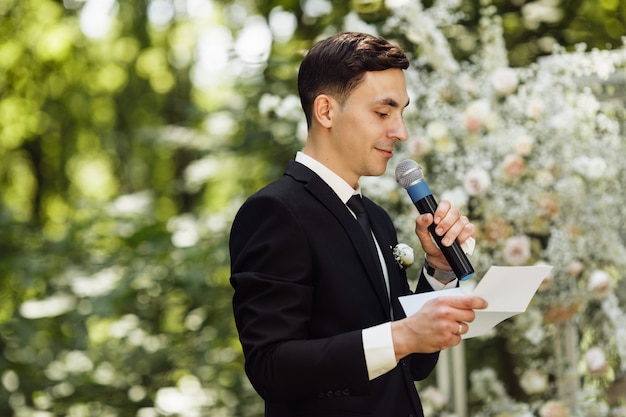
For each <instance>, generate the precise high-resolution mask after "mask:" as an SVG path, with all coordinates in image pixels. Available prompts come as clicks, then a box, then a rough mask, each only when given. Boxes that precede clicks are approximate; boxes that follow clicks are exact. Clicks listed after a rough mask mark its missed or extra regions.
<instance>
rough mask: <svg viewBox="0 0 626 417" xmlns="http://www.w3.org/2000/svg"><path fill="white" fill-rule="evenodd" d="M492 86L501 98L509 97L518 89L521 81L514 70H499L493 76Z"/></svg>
mask: <svg viewBox="0 0 626 417" xmlns="http://www.w3.org/2000/svg"><path fill="white" fill-rule="evenodd" d="M491 84H492V85H493V88H494V89H495V90H496V92H497V93H498V94H499V95H501V96H508V95H509V94H511V93H513V92H514V91H515V90H516V89H517V85H518V84H519V79H518V77H517V73H516V72H515V70H514V69H512V68H498V69H497V70H495V71H494V72H493V73H492V74H491Z"/></svg>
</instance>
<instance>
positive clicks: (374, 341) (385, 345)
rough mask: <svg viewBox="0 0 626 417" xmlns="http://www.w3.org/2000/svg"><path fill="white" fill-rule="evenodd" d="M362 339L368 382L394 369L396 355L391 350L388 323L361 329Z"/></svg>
mask: <svg viewBox="0 0 626 417" xmlns="http://www.w3.org/2000/svg"><path fill="white" fill-rule="evenodd" d="M362 337H363V351H364V352H365V363H366V365H367V374H368V376H369V379H370V381H371V380H372V379H374V378H377V377H379V376H381V375H383V374H385V373H387V372H389V371H391V370H392V369H393V368H395V367H396V365H397V362H396V353H395V351H394V349H393V338H392V336H391V323H390V322H389V323H383V324H379V325H378V326H374V327H369V328H367V329H363V331H362Z"/></svg>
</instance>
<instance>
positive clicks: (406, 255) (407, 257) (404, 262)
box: [393, 243, 415, 268]
mask: <svg viewBox="0 0 626 417" xmlns="http://www.w3.org/2000/svg"><path fill="white" fill-rule="evenodd" d="M393 257H394V258H395V260H396V262H397V263H398V265H400V267H401V268H408V267H410V266H411V265H413V261H414V260H415V256H414V255H413V248H412V247H410V246H409V245H406V244H404V243H398V244H397V245H396V246H395V247H394V248H393Z"/></svg>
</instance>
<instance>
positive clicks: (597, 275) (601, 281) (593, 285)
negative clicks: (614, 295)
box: [587, 269, 613, 297]
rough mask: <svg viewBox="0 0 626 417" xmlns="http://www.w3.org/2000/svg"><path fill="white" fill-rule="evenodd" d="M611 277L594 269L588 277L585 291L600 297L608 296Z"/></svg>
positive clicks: (610, 288)
mask: <svg viewBox="0 0 626 417" xmlns="http://www.w3.org/2000/svg"><path fill="white" fill-rule="evenodd" d="M612 287H613V286H612V285H611V277H610V276H609V274H608V273H607V272H606V271H603V270H601V269H596V270H595V271H593V272H592V273H591V275H590V276H589V281H588V283H587V290H588V291H589V292H590V293H592V294H595V295H597V296H600V297H604V296H606V295H608V294H609V293H610V292H611V290H612Z"/></svg>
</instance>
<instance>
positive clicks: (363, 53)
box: [298, 32, 409, 127]
mask: <svg viewBox="0 0 626 417" xmlns="http://www.w3.org/2000/svg"><path fill="white" fill-rule="evenodd" d="M408 67H409V60H408V58H407V57H406V55H405V53H404V51H403V50H402V49H401V48H400V47H398V46H396V45H393V44H391V43H390V42H389V41H387V40H385V39H382V38H378V37H376V36H372V35H368V34H365V33H357V32H342V33H339V34H337V35H334V36H331V37H329V38H326V39H323V40H321V41H319V42H317V43H316V44H314V45H313V46H312V47H311V49H310V50H309V52H308V53H307V54H306V56H305V57H304V59H303V60H302V63H301V64H300V70H299V72H298V94H299V95H300V103H302V109H303V110H304V114H305V116H306V121H307V125H308V126H309V127H310V126H311V117H312V115H311V113H312V111H313V110H312V109H313V101H315V98H316V97H317V96H318V95H320V94H328V95H331V96H333V97H334V98H335V99H336V100H337V101H339V103H342V104H343V102H344V101H345V99H346V98H347V97H348V96H349V95H350V93H351V92H352V90H354V89H355V88H356V87H357V86H358V85H359V84H360V83H361V82H362V81H363V77H364V75H365V73H366V72H369V71H383V70H387V69H390V68H399V69H407V68H408Z"/></svg>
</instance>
